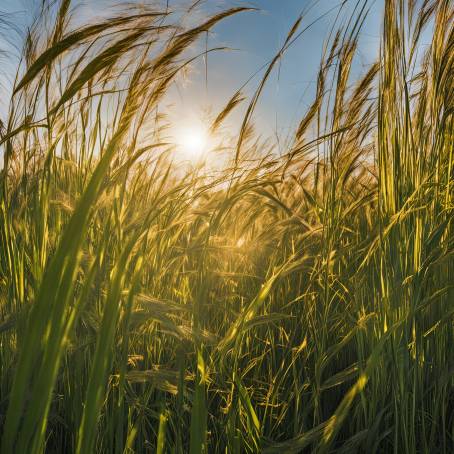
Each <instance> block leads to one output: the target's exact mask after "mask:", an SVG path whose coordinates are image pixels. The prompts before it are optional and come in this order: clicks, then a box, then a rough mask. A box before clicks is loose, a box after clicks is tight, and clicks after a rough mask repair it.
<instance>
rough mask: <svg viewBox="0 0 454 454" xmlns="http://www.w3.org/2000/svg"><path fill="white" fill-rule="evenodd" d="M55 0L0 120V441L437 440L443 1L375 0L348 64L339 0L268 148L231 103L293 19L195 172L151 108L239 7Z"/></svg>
mask: <svg viewBox="0 0 454 454" xmlns="http://www.w3.org/2000/svg"><path fill="white" fill-rule="evenodd" d="M71 8H72V7H71V4H70V1H69V0H60V1H59V2H58V3H57V4H54V5H51V4H50V3H49V4H48V3H46V2H43V5H42V11H41V13H40V14H39V15H38V17H37V19H36V21H35V22H34V24H33V26H32V27H31V28H30V29H29V30H28V33H27V36H26V37H25V39H24V46H23V54H22V60H21V62H20V64H19V65H18V68H17V75H16V79H15V85H14V89H13V92H12V93H11V100H10V103H9V111H8V115H7V117H6V118H4V119H2V131H1V138H0V143H1V146H2V148H3V157H4V167H3V170H2V173H1V182H0V183H1V193H0V242H1V248H0V320H1V322H0V340H1V349H0V355H1V358H0V393H1V395H0V426H1V431H2V432H1V433H2V441H1V452H2V453H10V452H11V453H12V452H21V453H25V452H27V453H35V452H43V451H46V452H77V453H80V454H85V453H89V452H115V453H120V452H153V451H156V452H158V453H164V452H168V453H170V452H175V453H183V452H190V453H208V452H229V453H239V452H251V453H252V452H266V453H273V452H285V453H291V452H319V453H327V452H340V453H342V452H344V453H351V452H367V453H374V452H377V453H378V452H394V453H403V452H405V453H415V452H421V453H423V452H424V453H426V452H431V453H433V452H440V453H448V452H453V451H454V388H453V385H454V355H453V350H454V324H453V320H454V288H453V279H454V234H453V227H454V226H453V225H452V219H453V209H454V208H453V201H454V189H453V177H452V173H453V171H454V168H453V165H454V161H453V152H454V147H453V131H454V121H453V112H454V102H453V101H454V83H453V78H454V67H453V62H454V51H453V49H454V28H453V24H454V20H453V19H454V8H453V3H452V1H450V0H432V1H430V0H425V1H410V0H409V1H404V0H387V1H386V2H384V15H383V24H382V38H381V46H380V58H379V61H377V62H376V63H375V64H373V65H371V66H370V68H369V69H368V70H367V71H366V72H365V73H364V75H363V76H361V77H360V78H359V79H358V80H353V77H352V75H351V73H352V64H353V61H354V57H355V55H356V53H357V48H358V39H359V36H360V32H361V30H362V26H363V23H364V19H365V17H366V15H367V12H368V8H369V2H368V1H366V0H364V1H361V0H358V1H357V2H356V3H355V8H354V11H355V13H354V15H353V17H352V18H351V20H350V21H349V22H347V23H345V24H341V25H339V26H338V27H337V28H336V27H334V28H333V31H332V33H331V34H330V35H329V37H328V38H327V41H326V46H325V52H324V56H323V59H322V61H321V63H320V69H319V72H318V78H317V90H316V96H315V99H314V101H313V104H312V105H311V106H310V107H309V108H308V110H307V112H306V114H305V115H304V117H303V118H302V119H301V122H300V124H299V127H298V128H297V130H296V133H295V137H294V140H293V143H292V144H291V145H290V146H289V148H288V150H287V151H286V152H285V153H283V154H281V155H279V156H278V155H277V154H276V153H273V152H271V153H270V152H269V150H268V148H267V146H266V145H264V144H262V142H261V141H260V140H256V138H255V137H254V136H253V133H252V129H251V119H252V115H253V112H254V109H255V106H256V104H257V100H258V98H259V97H260V94H261V92H262V89H263V86H264V85H265V83H266V80H267V78H268V76H269V74H270V73H271V71H272V70H273V67H274V66H275V65H276V63H277V62H278V61H279V59H280V58H281V57H282V55H283V53H284V52H285V51H286V49H287V48H288V47H289V46H290V45H292V43H293V42H294V39H296V38H297V37H298V34H299V33H300V32H301V30H304V27H305V26H306V25H307V24H305V18H304V17H303V18H296V19H297V21H296V22H295V25H294V27H293V28H292V30H290V32H289V35H288V37H287V40H286V41H285V43H284V44H283V47H282V49H281V51H280V52H279V53H278V54H277V55H276V57H275V58H274V59H273V60H272V61H271V62H270V65H269V67H268V70H267V71H266V73H265V77H264V78H263V80H262V83H260V84H259V86H258V89H257V92H256V93H255V95H254V96H253V97H252V99H251V100H250V103H249V105H248V106H247V107H246V114H245V117H244V122H243V124H242V128H241V131H240V133H239V135H238V141H237V145H236V147H235V148H234V149H233V150H232V154H231V157H230V158H231V160H230V163H228V164H227V165H226V168H225V169H224V170H223V171H222V172H220V173H217V174H215V176H211V177H209V176H208V175H205V174H204V173H203V172H202V171H200V170H194V169H193V170H187V171H186V172H185V173H182V171H181V169H180V170H178V171H177V170H176V169H175V165H174V164H172V160H171V157H172V152H171V148H169V146H168V144H166V143H164V142H163V141H162V140H161V139H160V135H161V128H162V123H161V121H160V119H159V114H158V112H159V109H158V108H159V105H160V102H161V100H162V99H163V97H164V96H165V95H166V93H167V92H168V90H169V86H170V84H171V83H172V81H173V79H174V78H175V77H176V76H177V75H178V73H179V71H180V70H181V69H182V68H184V66H185V65H186V63H187V61H188V58H189V56H188V54H187V50H188V48H189V46H191V44H192V43H194V41H195V40H197V39H198V38H199V37H200V36H201V35H203V34H204V33H205V32H207V31H208V30H210V29H211V28H212V27H213V26H215V25H216V24H217V23H218V22H219V21H221V20H229V21H234V20H235V18H234V17H230V18H229V16H233V15H235V14H245V13H247V14H255V13H254V12H247V10H246V8H235V9H230V10H227V11H225V12H222V13H220V14H218V15H216V16H214V17H211V18H209V19H207V20H206V21H205V22H204V23H201V24H200V25H198V26H196V27H194V28H192V29H185V28H183V27H182V26H181V24H180V23H179V20H178V18H175V17H174V16H173V14H172V12H171V11H170V10H169V9H164V10H157V9H153V8H148V7H143V6H142V7H140V8H139V7H132V6H131V5H129V6H128V8H127V9H125V11H124V12H123V13H122V14H121V15H118V16H114V17H112V18H110V19H105V20H103V21H101V22H98V23H95V22H93V23H89V24H87V25H83V26H81V27H79V28H77V27H75V26H74V25H73V24H74V21H73V18H72V15H71V11H72V9H71ZM425 29H426V30H429V31H430V33H431V36H432V40H431V43H430V45H429V46H427V47H424V46H422V45H421V42H420V40H421V36H422V32H423V30H425ZM244 101H245V99H244V96H243V95H242V94H241V93H240V92H238V93H236V94H235V95H234V96H233V98H232V100H231V101H230V102H229V103H228V104H227V106H226V108H225V110H224V111H223V112H221V113H220V114H219V116H218V117H217V119H216V120H215V121H214V123H213V125H212V129H213V130H216V129H217V128H218V127H219V125H220V123H221V122H222V121H223V120H224V119H225V117H226V116H227V115H228V114H229V113H230V111H231V110H232V109H234V108H236V107H237V105H238V104H240V103H242V102H244Z"/></svg>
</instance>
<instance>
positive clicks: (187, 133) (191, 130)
mask: <svg viewBox="0 0 454 454" xmlns="http://www.w3.org/2000/svg"><path fill="white" fill-rule="evenodd" d="M177 142H178V148H179V149H180V151H181V152H182V153H184V155H186V156H187V157H188V158H189V159H192V160H197V159H198V158H201V157H202V156H203V155H204V153H205V152H206V149H207V145H208V131H207V129H206V127H204V125H203V124H200V123H194V124H191V125H188V126H185V127H183V128H182V129H181V130H180V131H179V132H178V134H177Z"/></svg>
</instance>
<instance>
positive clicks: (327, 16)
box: [0, 0, 383, 138]
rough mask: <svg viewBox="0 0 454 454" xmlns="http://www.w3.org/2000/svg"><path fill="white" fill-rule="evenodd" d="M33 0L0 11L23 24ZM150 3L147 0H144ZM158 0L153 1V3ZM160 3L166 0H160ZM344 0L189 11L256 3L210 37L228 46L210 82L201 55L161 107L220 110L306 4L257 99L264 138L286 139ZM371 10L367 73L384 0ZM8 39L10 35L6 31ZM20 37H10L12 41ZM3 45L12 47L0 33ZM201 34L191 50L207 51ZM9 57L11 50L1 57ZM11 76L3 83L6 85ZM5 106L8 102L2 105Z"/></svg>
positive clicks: (344, 14) (174, 1) (91, 6)
mask: <svg viewBox="0 0 454 454" xmlns="http://www.w3.org/2000/svg"><path fill="white" fill-rule="evenodd" d="M37 3H38V4H39V1H36V0H35V1H33V0H2V1H1V2H0V11H3V12H6V13H8V14H10V15H9V16H8V17H9V19H10V20H11V21H12V22H14V23H15V24H16V25H17V26H18V27H19V28H22V29H23V28H24V27H25V26H26V24H27V23H28V21H29V20H30V18H31V17H32V11H33V5H34V4H35V5H36V4H37ZM145 3H147V2H145ZM154 3H156V1H155V2H154ZM158 3H161V4H164V5H165V3H166V0H161V1H160V2H158ZM341 3H342V2H341V0H255V1H251V2H246V1H233V0H206V1H204V2H201V3H200V5H199V8H198V9H197V11H196V12H195V13H193V14H192V16H191V19H190V21H191V23H194V24H195V23H197V22H198V21H202V20H203V18H204V17H206V16H207V15H208V14H210V13H214V12H218V11H220V10H222V9H225V8H228V7H231V6H245V5H246V6H253V7H255V8H257V9H258V10H257V11H252V12H246V13H241V14H239V15H236V16H234V17H230V18H228V19H226V20H225V21H224V22H222V23H220V24H219V25H217V26H216V27H215V28H214V30H213V31H212V32H211V33H210V34H209V36H208V47H209V48H210V47H218V46H227V47H229V48H231V49H232V50H230V51H222V52H217V53H210V54H209V57H208V63H207V65H208V66H207V69H208V84H207V83H206V79H205V61H204V60H203V59H200V60H199V61H198V62H196V63H195V64H193V65H192V66H191V70H190V73H189V76H188V77H187V78H185V80H184V81H182V80H179V81H177V83H176V84H175V85H174V87H173V90H172V95H171V97H170V98H169V99H168V104H167V105H166V106H163V108H165V109H166V111H168V112H169V115H170V117H172V116H173V117H175V116H177V117H178V118H181V117H188V118H189V117H194V116H195V117H199V116H203V115H206V112H211V115H215V114H216V113H217V112H218V111H219V110H221V109H222V107H223V106H224V104H225V103H226V102H227V101H228V100H229V99H230V97H231V96H232V95H233V93H235V91H236V90H237V89H238V88H239V87H240V86H242V85H243V84H244V83H245V81H247V80H248V79H249V78H250V77H251V75H253V74H254V73H255V72H256V71H257V70H258V69H259V68H261V67H262V66H263V65H265V64H266V63H267V62H269V60H270V59H271V58H272V57H273V56H274V55H275V54H276V52H277V51H278V49H279V48H280V47H281V46H282V43H283V42H284V40H285V37H286V35H287V33H288V31H289V30H290V28H291V27H292V25H293V23H294V22H295V20H296V19H297V18H298V16H299V15H300V14H301V12H302V11H303V10H306V11H307V14H306V15H305V16H304V17H303V22H302V25H301V29H302V28H304V27H305V26H307V25H309V24H311V23H313V22H314V23H313V24H312V25H311V27H310V28H309V29H308V30H307V31H306V32H305V33H304V34H303V35H302V36H301V37H300V38H299V39H298V41H297V42H295V44H294V45H293V46H292V47H291V48H290V49H289V50H288V52H286V54H285V55H284V57H283V58H282V60H281V62H280V64H279V65H278V66H277V67H276V69H275V71H274V73H273V75H272V77H271V78H270V79H269V81H268V83H267V86H266V89H265V91H264V93H263V96H262V98H261V101H260V102H259V104H258V106H257V111H256V113H255V116H254V121H255V124H256V126H257V130H258V131H259V132H260V133H261V134H263V135H264V136H266V137H273V136H276V135H278V136H280V137H283V138H285V137H286V136H287V134H288V133H289V132H291V131H292V130H293V129H294V127H295V126H296V125H297V123H298V120H299V118H300V117H301V115H302V114H303V112H304V110H305V108H306V107H307V105H308V104H309V103H310V102H311V100H312V96H313V94H314V89H315V79H316V72H317V69H318V64H319V62H320V57H321V54H322V48H323V43H324V40H325V38H326V37H327V35H328V33H329V31H330V29H331V27H332V24H333V22H334V20H335V19H336V16H337V15H338V14H339V13H340V15H339V16H338V23H339V24H340V23H343V22H345V21H347V20H348V19H349V17H350V16H351V14H352V8H353V6H354V4H355V3H356V0H349V1H347V3H346V5H344V7H343V8H342V9H341V8H340V5H341ZM75 4H79V7H78V9H76V14H75V18H76V20H79V21H81V22H84V21H85V20H86V19H87V18H89V17H94V16H100V15H103V14H109V12H111V11H112V10H113V8H114V7H115V5H116V4H118V2H117V1H116V0H85V1H84V2H80V1H77V2H75ZM188 4H189V3H188V2H183V1H182V0H169V7H170V8H171V9H175V10H177V11H179V12H180V13H181V12H182V11H184V9H185V7H186V6H187V5H188ZM370 7H371V10H370V13H369V16H368V18H367V20H366V23H365V26H364V28H363V32H362V33H361V37H360V40H361V41H360V48H359V54H358V57H357V58H356V60H355V64H354V68H355V72H357V73H359V72H362V71H363V70H365V69H366V68H367V66H368V65H370V63H371V62H372V61H373V60H374V58H376V56H377V51H378V46H379V34H380V26H381V12H382V7H383V1H382V0H376V1H373V0H371V1H370ZM8 38H10V40H11V36H8ZM15 39H18V38H13V39H12V41H13V42H14V43H15V42H16V41H15ZM0 48H6V49H9V51H11V52H12V53H13V54H14V51H12V49H11V46H9V45H8V44H7V43H6V42H5V37H4V38H3V40H2V38H1V37H0ZM204 49H205V41H204V40H201V41H199V42H198V44H197V45H196V48H195V49H193V51H195V52H197V51H203V50H204ZM3 59H4V61H5V60H10V57H9V56H8V57H7V58H5V57H4V58H3ZM8 68H9V67H8V65H4V66H3V78H4V79H5V78H6V79H8V78H10V76H11V70H10V69H8ZM261 75H263V71H262V72H259V73H258V74H257V76H256V77H255V78H253V79H252V80H251V81H250V82H249V83H248V85H247V86H246V89H245V92H246V94H248V95H251V94H252V93H253V92H254V90H255V88H256V86H257V84H258V83H259V81H260V77H261ZM5 84H6V85H7V84H8V83H7V82H5V83H4V85H5ZM2 107H4V106H2ZM240 116H241V109H240V110H239V111H238V112H237V113H236V114H234V115H233V116H232V119H231V120H230V121H231V127H235V126H237V125H238V123H239V121H240Z"/></svg>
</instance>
